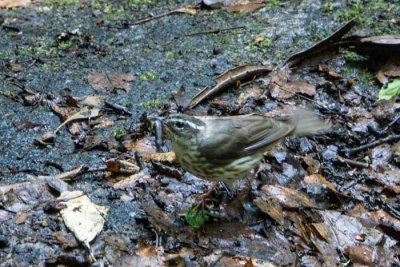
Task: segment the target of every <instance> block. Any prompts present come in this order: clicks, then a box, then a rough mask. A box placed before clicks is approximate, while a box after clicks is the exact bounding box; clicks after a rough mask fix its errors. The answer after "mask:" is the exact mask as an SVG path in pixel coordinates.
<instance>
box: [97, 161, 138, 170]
mask: <svg viewBox="0 0 400 267" xmlns="http://www.w3.org/2000/svg"><path fill="white" fill-rule="evenodd" d="M104 163H105V164H106V166H107V171H110V172H113V173H120V172H121V171H124V170H125V171H126V170H130V171H134V172H137V171H139V167H138V166H137V165H136V164H134V163H132V162H129V161H126V160H119V159H108V160H106V161H105V162H104Z"/></svg>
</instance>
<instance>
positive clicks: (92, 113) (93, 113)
mask: <svg viewBox="0 0 400 267" xmlns="http://www.w3.org/2000/svg"><path fill="white" fill-rule="evenodd" d="M98 116H100V109H98V108H92V109H89V108H88V107H83V108H81V109H80V110H79V111H78V112H76V113H74V114H73V115H71V116H69V117H68V118H67V119H66V120H65V121H64V122H63V123H61V124H60V126H58V127H57V129H56V130H55V131H54V134H56V133H57V132H58V131H59V130H60V129H61V128H62V127H63V126H64V125H65V124H67V123H70V122H74V121H78V120H87V119H89V120H90V119H94V118H96V117H98Z"/></svg>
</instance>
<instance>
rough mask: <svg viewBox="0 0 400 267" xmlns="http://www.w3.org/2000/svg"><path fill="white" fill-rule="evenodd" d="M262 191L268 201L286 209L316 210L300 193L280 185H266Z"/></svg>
mask: <svg viewBox="0 0 400 267" xmlns="http://www.w3.org/2000/svg"><path fill="white" fill-rule="evenodd" d="M261 191H262V192H263V193H264V194H265V195H266V198H267V199H272V200H274V201H277V202H278V203H280V204H281V205H282V206H283V207H285V208H301V207H308V208H316V205H315V204H314V203H313V202H312V201H311V199H310V198H308V197H307V196H306V195H303V194H302V193H300V192H299V191H296V190H293V189H290V188H287V187H283V186H280V185H276V186H275V185H264V186H263V187H262V188H261Z"/></svg>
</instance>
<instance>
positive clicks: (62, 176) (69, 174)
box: [37, 165, 85, 180]
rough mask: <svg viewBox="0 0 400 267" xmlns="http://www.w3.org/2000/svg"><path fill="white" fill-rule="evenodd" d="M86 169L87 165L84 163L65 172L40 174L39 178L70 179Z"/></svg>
mask: <svg viewBox="0 0 400 267" xmlns="http://www.w3.org/2000/svg"><path fill="white" fill-rule="evenodd" d="M84 170H85V167H84V166H83V165H81V166H78V167H76V168H73V169H72V170H70V171H66V172H63V173H60V174H56V175H49V176H44V175H39V176H38V177H37V178H38V179H42V180H47V179H60V180H68V179H72V178H74V177H75V176H76V175H78V174H80V173H82V172H83V171H84Z"/></svg>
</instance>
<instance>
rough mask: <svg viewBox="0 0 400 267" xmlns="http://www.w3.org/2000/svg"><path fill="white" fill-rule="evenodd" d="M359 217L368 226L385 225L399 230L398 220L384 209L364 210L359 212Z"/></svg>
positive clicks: (399, 221) (399, 223) (399, 222)
mask: <svg viewBox="0 0 400 267" xmlns="http://www.w3.org/2000/svg"><path fill="white" fill-rule="evenodd" d="M359 219H360V221H361V222H362V223H363V224H364V225H365V226H368V227H376V226H386V227H387V228H390V229H392V230H394V231H396V232H400V220H399V219H397V218H395V217H393V216H392V215H390V214H389V213H387V212H386V211H384V210H377V211H372V212H365V213H363V214H361V216H360V217H359Z"/></svg>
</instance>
